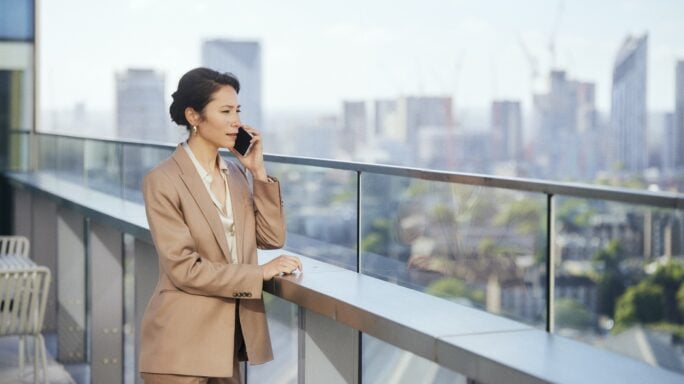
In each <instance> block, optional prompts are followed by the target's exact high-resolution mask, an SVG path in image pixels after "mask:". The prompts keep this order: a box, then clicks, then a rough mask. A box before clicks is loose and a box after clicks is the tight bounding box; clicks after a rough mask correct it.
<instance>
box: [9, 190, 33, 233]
mask: <svg viewBox="0 0 684 384" xmlns="http://www.w3.org/2000/svg"><path fill="white" fill-rule="evenodd" d="M12 195H13V196H14V212H13V215H14V217H13V220H12V223H13V225H14V228H12V233H13V234H15V235H21V236H26V237H27V238H29V239H32V238H33V236H31V231H32V227H33V225H32V223H31V221H32V220H31V219H32V216H33V215H32V214H31V211H32V209H31V206H32V204H33V203H32V200H33V199H32V197H31V196H32V194H31V193H30V192H28V191H27V190H26V189H24V188H12Z"/></svg>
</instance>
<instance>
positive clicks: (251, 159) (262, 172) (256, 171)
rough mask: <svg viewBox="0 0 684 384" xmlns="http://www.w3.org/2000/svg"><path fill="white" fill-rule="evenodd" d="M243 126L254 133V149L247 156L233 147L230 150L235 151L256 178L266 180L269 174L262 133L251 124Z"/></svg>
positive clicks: (252, 143) (236, 155)
mask: <svg viewBox="0 0 684 384" xmlns="http://www.w3.org/2000/svg"><path fill="white" fill-rule="evenodd" d="M242 128H244V130H245V131H247V132H249V134H251V135H252V140H251V145H252V149H250V151H249V153H248V154H247V156H242V155H240V154H239V153H238V152H237V151H236V150H235V149H233V148H230V151H231V152H233V154H234V155H235V157H236V158H237V159H238V160H239V161H240V163H241V164H242V165H243V166H244V167H245V168H247V170H249V172H250V173H252V176H253V177H254V179H256V180H261V181H266V180H267V177H268V176H267V174H266V167H265V166H264V152H263V146H262V144H261V135H260V134H259V131H257V130H256V129H254V128H252V127H251V126H249V125H243V126H242Z"/></svg>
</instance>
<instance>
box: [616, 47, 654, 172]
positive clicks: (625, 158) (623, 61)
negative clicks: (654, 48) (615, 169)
mask: <svg viewBox="0 0 684 384" xmlns="http://www.w3.org/2000/svg"><path fill="white" fill-rule="evenodd" d="M647 54H648V35H647V34H645V35H643V36H641V37H632V36H628V37H627V38H626V39H625V41H624V42H623V43H622V46H621V47H620V50H619V52H618V54H617V57H616V59H615V64H614V66H613V90H612V100H611V111H610V119H611V130H612V132H613V135H614V136H613V137H614V140H615V142H616V144H617V147H616V148H614V152H613V160H614V162H617V165H619V166H620V167H621V169H622V170H624V171H625V172H628V173H634V172H641V171H643V170H644V169H645V168H646V166H647V153H648V146H647V141H646V140H647V137H646V119H647V116H646V73H647V72H646V69H647V61H646V59H647Z"/></svg>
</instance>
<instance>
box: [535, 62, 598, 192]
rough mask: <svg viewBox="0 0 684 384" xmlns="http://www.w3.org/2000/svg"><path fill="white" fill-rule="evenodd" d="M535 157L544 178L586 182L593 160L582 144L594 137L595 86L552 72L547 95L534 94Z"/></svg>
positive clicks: (593, 163) (589, 175) (588, 150)
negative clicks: (538, 161)
mask: <svg viewBox="0 0 684 384" xmlns="http://www.w3.org/2000/svg"><path fill="white" fill-rule="evenodd" d="M534 112H535V121H536V127H537V138H536V145H537V148H538V149H537V155H538V156H537V157H538V158H539V159H541V160H540V162H541V165H542V168H543V169H544V173H545V174H544V176H546V177H551V178H562V179H586V178H590V177H592V176H593V173H594V172H595V169H596V159H594V158H593V157H592V156H591V154H592V152H593V151H592V148H587V147H585V145H583V143H584V142H585V141H592V140H590V139H589V138H588V136H591V135H592V134H594V135H595V125H596V106H595V97H594V84H593V83H588V82H581V81H577V80H571V79H569V78H568V77H567V75H566V73H565V71H559V70H555V71H551V73H550V74H549V90H548V92H547V93H543V94H536V95H534Z"/></svg>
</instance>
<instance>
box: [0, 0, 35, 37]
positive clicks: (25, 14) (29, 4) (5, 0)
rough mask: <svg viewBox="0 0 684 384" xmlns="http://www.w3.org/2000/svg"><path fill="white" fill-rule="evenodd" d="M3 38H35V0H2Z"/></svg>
mask: <svg viewBox="0 0 684 384" xmlns="http://www.w3.org/2000/svg"><path fill="white" fill-rule="evenodd" d="M1 40H19V41H32V40H33V0H0V41H1Z"/></svg>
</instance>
